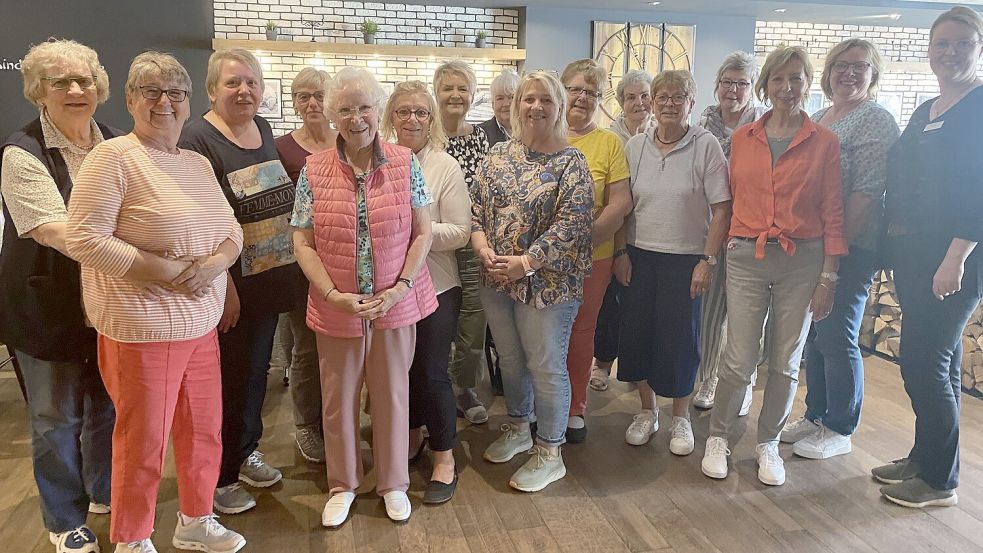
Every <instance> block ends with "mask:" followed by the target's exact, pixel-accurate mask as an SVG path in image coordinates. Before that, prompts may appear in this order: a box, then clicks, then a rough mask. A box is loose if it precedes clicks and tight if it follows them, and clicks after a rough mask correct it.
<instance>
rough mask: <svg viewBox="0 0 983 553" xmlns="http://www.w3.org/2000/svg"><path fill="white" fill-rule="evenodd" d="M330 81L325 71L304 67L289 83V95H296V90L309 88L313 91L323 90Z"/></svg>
mask: <svg viewBox="0 0 983 553" xmlns="http://www.w3.org/2000/svg"><path fill="white" fill-rule="evenodd" d="M330 80H331V75H329V74H328V72H327V71H325V70H323V69H315V68H313V67H305V68H303V69H301V70H300V72H298V73H297V75H295V76H294V80H293V81H292V82H291V83H290V94H296V93H297V89H298V88H307V87H310V88H313V89H315V90H324V89H325V88H327V86H328V82H329V81H330Z"/></svg>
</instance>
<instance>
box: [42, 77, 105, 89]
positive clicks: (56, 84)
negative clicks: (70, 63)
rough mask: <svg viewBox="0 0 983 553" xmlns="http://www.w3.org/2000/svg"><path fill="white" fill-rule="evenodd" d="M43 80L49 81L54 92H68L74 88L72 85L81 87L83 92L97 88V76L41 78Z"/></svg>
mask: <svg viewBox="0 0 983 553" xmlns="http://www.w3.org/2000/svg"><path fill="white" fill-rule="evenodd" d="M41 80H43V81H48V84H49V85H50V86H51V89H52V90H68V89H69V88H72V83H75V84H77V85H79V88H81V89H82V90H85V89H87V88H94V87H95V86H96V76H95V75H61V76H59V77H41Z"/></svg>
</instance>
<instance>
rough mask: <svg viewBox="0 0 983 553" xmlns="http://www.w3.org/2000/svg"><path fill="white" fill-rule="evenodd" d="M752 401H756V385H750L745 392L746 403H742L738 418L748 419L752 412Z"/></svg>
mask: <svg viewBox="0 0 983 553" xmlns="http://www.w3.org/2000/svg"><path fill="white" fill-rule="evenodd" d="M752 401H754V384H748V385H747V389H746V390H744V401H743V402H742V403H741V410H740V411H738V413H737V416H738V417H746V416H747V415H748V413H750V412H751V402H752Z"/></svg>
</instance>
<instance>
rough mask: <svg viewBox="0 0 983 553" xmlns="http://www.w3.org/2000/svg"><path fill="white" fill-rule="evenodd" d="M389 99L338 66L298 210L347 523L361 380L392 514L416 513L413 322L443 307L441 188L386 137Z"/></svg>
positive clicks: (328, 432) (332, 467) (335, 507)
mask: <svg viewBox="0 0 983 553" xmlns="http://www.w3.org/2000/svg"><path fill="white" fill-rule="evenodd" d="M385 99H386V93H385V91H384V90H383V89H382V87H381V86H380V85H379V83H378V82H376V80H375V77H373V76H372V74H371V73H369V72H368V71H366V70H364V69H356V68H353V67H346V68H344V69H342V70H341V71H339V72H338V73H337V74H336V75H335V77H334V79H332V81H331V82H330V83H329V84H328V87H327V103H326V105H325V109H326V112H327V114H328V117H329V118H330V119H331V120H332V122H334V126H335V128H337V129H338V147H337V148H334V149H330V150H325V151H323V152H320V153H317V154H314V155H312V156H310V157H308V158H307V165H306V167H304V169H303V170H302V171H301V173H300V177H299V179H298V182H297V201H296V203H295V205H294V211H293V216H292V218H291V220H290V224H291V225H292V226H293V227H294V233H293V239H294V249H295V251H296V252H297V259H298V260H299V262H300V266H301V267H302V268H303V269H304V274H305V275H307V278H308V280H310V282H311V286H310V293H309V297H308V304H307V324H308V325H309V326H310V327H311V329H313V330H314V332H315V333H316V335H317V351H318V355H319V357H320V366H321V394H322V403H323V404H324V443H325V447H326V454H327V471H328V487H329V488H330V494H331V496H330V498H329V499H328V502H327V503H326V504H325V506H324V510H323V511H322V513H321V524H323V525H324V526H327V527H329V528H333V527H337V526H340V525H341V524H344V522H345V520H346V519H347V518H348V513H349V512H350V510H351V506H352V503H353V502H354V501H355V493H356V490H358V487H359V485H360V484H361V482H362V476H363V474H362V455H361V447H360V446H359V443H360V441H361V439H360V437H359V401H360V398H361V390H362V384H363V383H364V384H365V385H366V387H367V388H368V393H369V395H370V396H371V398H372V402H371V407H370V409H369V413H370V415H371V416H372V450H373V459H374V461H375V470H376V476H377V482H376V492H377V493H378V494H379V495H381V496H382V497H383V500H384V502H385V505H386V514H388V515H389V518H390V519H392V520H393V521H404V520H407V519H409V518H410V513H411V507H410V500H409V498H408V497H407V495H406V491H407V490H408V489H409V486H410V477H409V468H408V467H409V465H408V462H407V450H408V448H409V443H408V433H407V420H408V419H409V408H408V403H409V393H410V392H409V372H410V367H411V365H412V363H413V354H414V349H415V347H416V334H417V331H416V323H417V322H419V321H421V320H423V319H425V318H426V317H427V316H429V315H430V314H431V313H433V312H434V311H436V310H437V309H438V303H437V298H436V295H435V293H434V284H433V282H432V281H431V278H430V271H429V270H428V268H427V264H426V261H427V253H428V252H429V251H430V243H431V237H432V235H433V231H432V228H431V227H432V224H431V221H430V211H429V209H428V206H429V205H430V204H431V203H432V202H433V199H432V197H431V195H430V192H429V191H428V189H427V186H426V184H425V182H424V172H423V168H422V167H421V166H420V162H419V160H418V159H417V157H416V155H415V154H414V153H413V150H411V149H410V148H407V147H404V146H399V145H396V144H390V143H388V142H385V141H382V140H381V139H380V138H379V134H378V129H379V110H380V109H381V107H382V102H384V101H385ZM414 117H416V114H414ZM417 121H419V119H417ZM443 314H444V315H446V312H444V313H443Z"/></svg>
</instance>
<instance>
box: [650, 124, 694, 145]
mask: <svg viewBox="0 0 983 553" xmlns="http://www.w3.org/2000/svg"><path fill="white" fill-rule="evenodd" d="M688 132H689V125H687V126H686V130H684V131H683V134H681V135H679V138H677V139H676V140H670V141H669V142H666V141H665V140H662V137H661V136H659V129H655V139H656V140H658V141H659V142H661V143H663V144H665V145H666V146H668V145H670V144H675V143H676V142H679V141H680V140H682V139H683V137H684V136H686V133H688Z"/></svg>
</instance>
